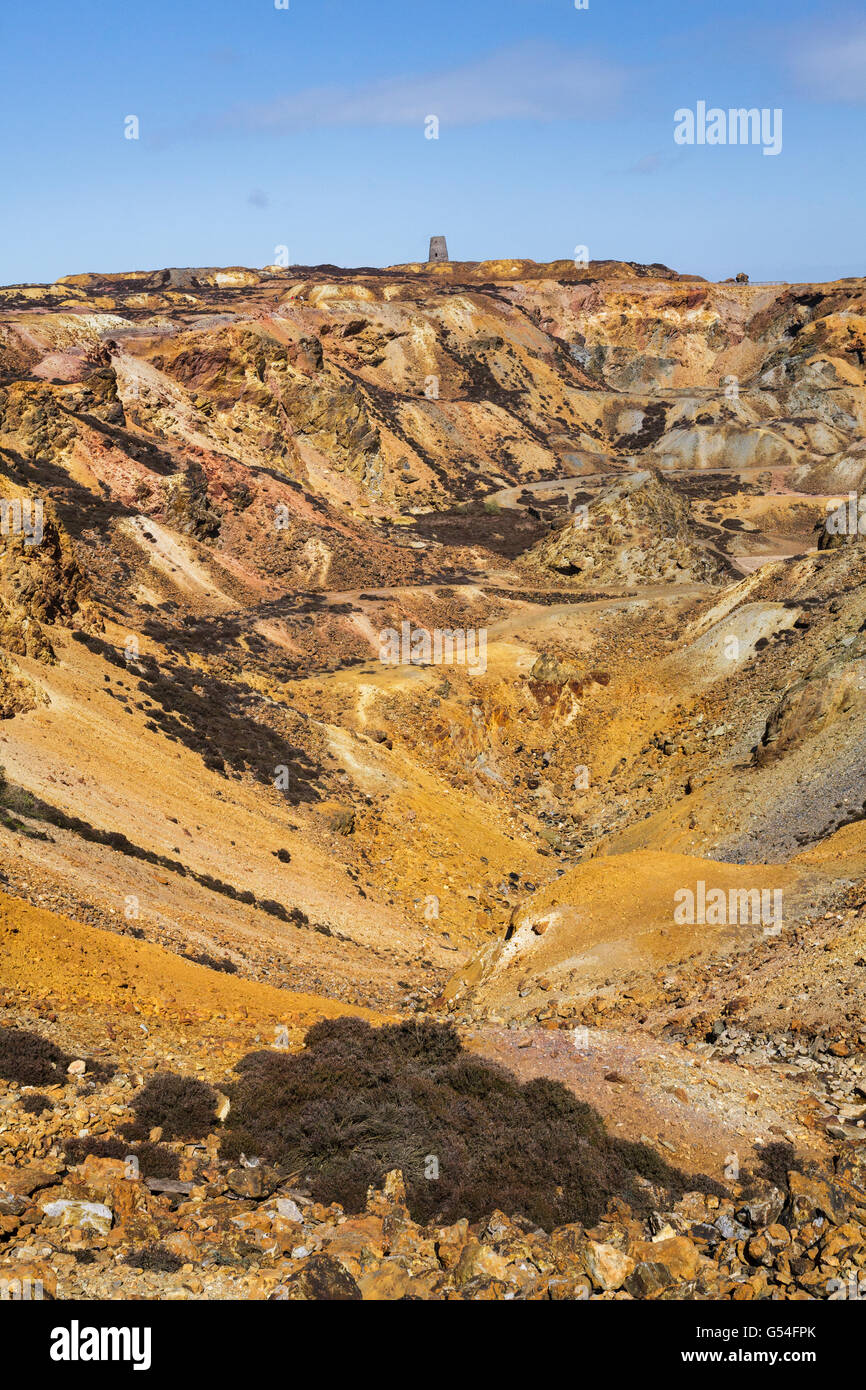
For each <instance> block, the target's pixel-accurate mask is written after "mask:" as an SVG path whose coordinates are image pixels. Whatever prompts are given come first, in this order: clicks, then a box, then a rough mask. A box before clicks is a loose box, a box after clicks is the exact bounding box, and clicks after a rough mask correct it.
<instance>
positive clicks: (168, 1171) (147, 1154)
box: [64, 1136, 180, 1178]
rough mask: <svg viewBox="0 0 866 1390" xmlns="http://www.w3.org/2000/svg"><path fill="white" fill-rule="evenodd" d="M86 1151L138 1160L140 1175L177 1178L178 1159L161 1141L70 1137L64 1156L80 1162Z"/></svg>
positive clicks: (87, 1152) (97, 1154)
mask: <svg viewBox="0 0 866 1390" xmlns="http://www.w3.org/2000/svg"><path fill="white" fill-rule="evenodd" d="M88 1154H92V1155H93V1156H94V1158H120V1159H123V1160H124V1161H126V1159H128V1158H136V1159H137V1160H138V1168H139V1172H140V1174H141V1176H142V1177H143V1178H176V1177H178V1176H179V1175H180V1159H179V1158H178V1156H177V1154H176V1153H172V1151H171V1149H167V1148H164V1147H163V1145H161V1144H151V1143H149V1142H145V1143H143V1144H127V1143H125V1142H124V1140H122V1139H96V1138H94V1137H93V1136H89V1137H88V1138H86V1139H70V1140H69V1142H68V1143H67V1145H66V1149H65V1153H64V1156H65V1158H66V1162H67V1163H68V1164H70V1165H72V1164H77V1163H83V1162H84V1160H85V1159H86V1158H87V1156H88Z"/></svg>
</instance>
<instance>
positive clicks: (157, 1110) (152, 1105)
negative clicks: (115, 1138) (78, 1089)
mask: <svg viewBox="0 0 866 1390" xmlns="http://www.w3.org/2000/svg"><path fill="white" fill-rule="evenodd" d="M132 1108H133V1110H134V1111H135V1116H136V1118H135V1121H134V1122H133V1123H132V1124H130V1125H127V1126H126V1128H125V1130H124V1133H125V1135H126V1136H127V1138H129V1139H144V1138H146V1137H147V1135H148V1134H149V1133H150V1131H151V1130H152V1129H157V1128H159V1129H161V1130H162V1137H163V1139H203V1138H204V1136H205V1135H206V1134H209V1133H210V1132H211V1130H212V1129H213V1128H214V1126H215V1124H216V1117H215V1113H214V1112H215V1109H216V1092H215V1091H214V1089H213V1087H211V1086H208V1085H207V1083H206V1082H204V1081H197V1080H196V1079H195V1077H192V1076H176V1075H175V1074H174V1073H173V1072H157V1074H156V1076H154V1077H152V1078H151V1080H150V1081H148V1083H147V1085H146V1086H145V1087H144V1089H143V1090H142V1091H139V1093H138V1095H137V1096H136V1097H135V1099H134V1101H133V1102H132Z"/></svg>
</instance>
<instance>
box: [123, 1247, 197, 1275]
mask: <svg viewBox="0 0 866 1390" xmlns="http://www.w3.org/2000/svg"><path fill="white" fill-rule="evenodd" d="M124 1264H127V1265H129V1266H130V1267H131V1268H132V1269H145V1270H154V1271H155V1272H156V1273H158V1274H176V1273H177V1271H178V1270H179V1269H181V1268H182V1266H183V1260H182V1259H181V1258H180V1257H179V1256H178V1255H175V1254H174V1252H173V1251H171V1250H167V1249H166V1247H165V1246H164V1245H159V1244H158V1243H157V1242H156V1241H151V1243H150V1244H149V1245H142V1246H141V1248H140V1249H139V1250H133V1252H132V1254H131V1255H127V1257H126V1259H125V1260H124Z"/></svg>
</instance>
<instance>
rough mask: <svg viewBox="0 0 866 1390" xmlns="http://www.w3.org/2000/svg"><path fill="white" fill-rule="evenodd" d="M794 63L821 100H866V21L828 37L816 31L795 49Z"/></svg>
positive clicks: (809, 90) (808, 89) (804, 84)
mask: <svg viewBox="0 0 866 1390" xmlns="http://www.w3.org/2000/svg"><path fill="white" fill-rule="evenodd" d="M791 67H792V70H793V72H794V75H795V77H796V78H797V80H798V81H799V83H800V85H801V86H802V87H803V88H804V89H805V91H806V92H807V93H808V94H809V95H810V96H812V97H815V98H817V99H818V100H820V101H834V102H866V24H863V23H861V24H859V25H857V26H856V27H855V28H853V29H849V30H848V31H847V32H844V31H840V30H837V31H836V32H835V33H833V34H828V35H827V36H826V37H825V38H821V37H819V36H816V35H815V34H814V33H813V34H812V35H811V36H810V37H809V39H808V40H805V39H804V40H803V41H802V42H801V43H800V44H798V46H797V47H796V48H795V49H794V50H793V51H792V54H791Z"/></svg>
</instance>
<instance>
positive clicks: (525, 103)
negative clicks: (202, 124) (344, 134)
mask: <svg viewBox="0 0 866 1390" xmlns="http://www.w3.org/2000/svg"><path fill="white" fill-rule="evenodd" d="M625 84H626V74H625V70H624V69H623V68H620V67H618V66H616V65H614V64H611V63H609V62H606V61H604V60H603V59H601V58H598V57H591V56H589V55H587V54H586V53H585V52H581V53H576V52H573V51H568V50H564V49H559V48H555V47H553V46H552V45H548V44H540V43H531V44H521V45H519V46H517V47H514V48H507V49H500V50H498V51H497V52H495V53H491V54H489V55H487V56H485V57H482V58H478V59H476V60H475V61H473V62H471V63H466V64H464V65H462V66H460V67H456V68H452V69H450V70H449V71H441V72H437V73H428V74H419V75H417V76H411V77H405V76H404V77H392V78H386V79H381V80H379V81H377V82H371V83H368V84H366V85H363V86H357V87H351V88H350V87H345V86H342V87H337V86H335V87H309V88H306V89H304V90H302V91H299V92H293V93H288V94H286V95H285V96H281V97H278V98H277V99H276V100H274V101H271V102H267V103H265V104H262V105H248V106H243V107H235V108H234V109H233V110H231V111H229V112H227V113H226V114H225V115H224V116H223V117H221V118H220V120H219V122H218V125H219V127H221V128H222V129H226V128H230V129H246V130H273V131H280V130H302V129H313V128H316V127H321V126H408V125H418V124H421V123H422V122H423V121H424V120H425V119H426V118H427V117H428V116H431V115H433V116H437V117H438V118H439V121H440V122H441V124H442V126H443V127H445V126H448V125H450V126H467V125H479V124H481V123H482V122H485V121H560V120H574V119H578V118H581V119H584V118H593V117H596V116H606V115H609V114H610V113H611V111H613V110H615V109H616V108H617V106H618V105H619V102H620V100H621V97H622V94H623V92H624V89H625Z"/></svg>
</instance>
